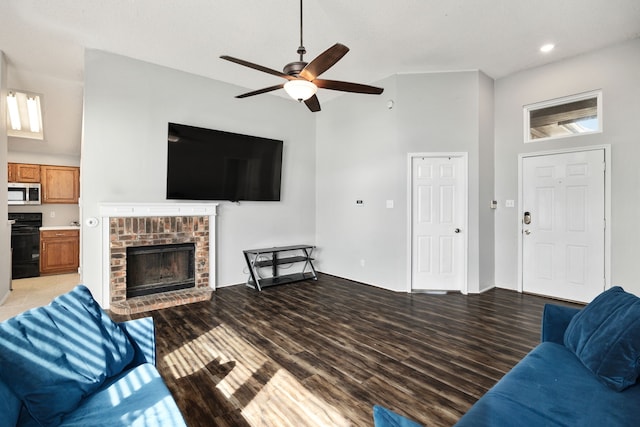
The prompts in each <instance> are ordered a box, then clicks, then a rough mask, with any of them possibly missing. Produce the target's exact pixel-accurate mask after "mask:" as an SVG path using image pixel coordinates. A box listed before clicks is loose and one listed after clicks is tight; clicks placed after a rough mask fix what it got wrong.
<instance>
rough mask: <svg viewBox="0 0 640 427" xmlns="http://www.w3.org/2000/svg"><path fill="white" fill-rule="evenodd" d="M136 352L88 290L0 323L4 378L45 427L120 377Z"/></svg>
mask: <svg viewBox="0 0 640 427" xmlns="http://www.w3.org/2000/svg"><path fill="white" fill-rule="evenodd" d="M133 355H134V349H133V347H132V345H131V343H130V342H129V340H128V338H127V337H126V335H125V334H124V332H123V331H122V330H121V329H120V327H119V326H118V325H117V324H116V323H114V322H112V321H111V319H109V317H108V316H107V314H106V313H105V312H104V311H103V310H102V309H101V308H100V306H99V305H98V304H97V303H96V302H95V300H94V299H93V297H92V296H91V292H90V291H89V289H87V288H86V287H85V286H82V285H79V286H77V287H76V288H74V289H73V290H72V291H71V292H69V293H67V294H64V295H61V296H59V297H57V298H56V299H54V300H53V301H52V302H51V304H50V305H48V306H46V307H39V308H35V309H32V310H28V311H26V312H24V313H22V314H19V315H18V316H16V317H14V318H12V319H9V320H7V321H5V322H3V323H0V380H2V381H4V382H5V383H6V384H7V385H8V386H9V387H10V388H11V389H12V391H13V392H14V393H15V394H16V395H17V396H18V398H20V399H21V400H22V402H23V404H24V405H25V407H26V409H27V410H28V412H29V413H30V414H31V416H32V417H33V418H34V419H35V420H36V421H37V422H38V423H39V424H40V425H41V426H45V427H46V426H54V425H58V424H59V422H60V420H61V419H62V417H63V416H64V415H65V414H67V413H69V412H71V411H73V410H74V409H75V408H76V407H77V406H78V403H79V402H80V401H81V400H82V399H83V398H84V397H86V396H88V395H89V394H91V393H93V392H94V391H95V390H97V389H98V388H99V387H100V386H101V385H102V384H103V383H104V381H105V380H106V379H107V378H109V377H111V376H113V375H115V374H118V373H120V372H121V371H122V370H123V369H124V368H125V367H126V366H127V365H128V364H129V363H130V362H131V360H132V359H133Z"/></svg>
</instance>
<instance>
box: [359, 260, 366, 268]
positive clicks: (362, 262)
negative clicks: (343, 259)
mask: <svg viewBox="0 0 640 427" xmlns="http://www.w3.org/2000/svg"><path fill="white" fill-rule="evenodd" d="M364 264H365V262H364V259H361V260H360V267H364Z"/></svg>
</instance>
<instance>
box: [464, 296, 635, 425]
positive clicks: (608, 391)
mask: <svg viewBox="0 0 640 427" xmlns="http://www.w3.org/2000/svg"><path fill="white" fill-rule="evenodd" d="M639 374H640V299H639V298H637V297H636V296H634V295H632V294H629V293H626V292H624V290H623V289H622V288H620V287H614V288H611V289H610V290H608V291H605V292H603V293H602V294H601V295H599V296H598V297H596V298H595V299H594V300H593V301H592V302H591V303H590V304H589V305H587V306H586V307H585V308H583V309H582V310H578V309H574V308H568V307H562V306H558V305H552V304H547V305H546V306H545V308H544V313H543V320H542V342H541V343H540V344H539V345H538V346H537V347H536V348H534V349H533V350H532V351H531V352H530V353H529V354H527V355H526V356H525V357H524V358H523V359H522V360H521V361H520V362H519V363H518V364H517V365H516V366H515V367H514V368H513V369H512V370H511V371H510V372H509V373H507V374H506V375H505V376H504V377H503V378H502V379H501V380H500V381H499V382H498V383H497V384H496V385H495V386H494V387H493V388H491V389H490V390H489V391H488V392H487V393H486V394H485V395H484V396H483V397H482V398H481V399H480V400H478V402H476V403H475V405H473V406H472V407H471V409H470V410H469V411H468V412H467V413H466V414H465V415H464V416H463V417H462V418H461V419H460V420H459V422H458V423H457V424H456V426H458V427H466V426H473V427H481V426H536V427H538V426H608V427H611V426H638V425H640V385H637V383H636V381H637V378H638V376H639Z"/></svg>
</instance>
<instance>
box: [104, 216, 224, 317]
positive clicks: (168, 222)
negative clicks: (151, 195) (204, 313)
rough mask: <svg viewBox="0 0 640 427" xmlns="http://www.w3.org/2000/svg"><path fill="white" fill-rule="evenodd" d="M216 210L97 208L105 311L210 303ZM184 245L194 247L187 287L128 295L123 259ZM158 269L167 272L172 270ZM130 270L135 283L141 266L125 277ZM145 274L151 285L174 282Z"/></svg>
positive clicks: (213, 276) (138, 310)
mask: <svg viewBox="0 0 640 427" xmlns="http://www.w3.org/2000/svg"><path fill="white" fill-rule="evenodd" d="M216 207H217V205H216V204H191V203H189V204H186V203H185V204H183V203H161V204H103V205H101V206H100V213H101V216H102V225H103V241H104V245H103V246H104V247H103V259H104V261H103V265H104V266H105V267H106V268H104V269H103V281H104V283H103V286H105V287H106V288H107V289H108V293H106V295H109V309H110V310H111V311H112V312H114V313H116V314H133V313H140V312H144V311H150V310H157V309H161V308H166V307H171V306H176V305H181V304H189V303H193V302H199V301H205V300H208V299H210V298H211V295H212V292H213V289H214V288H215V274H214V273H215V265H214V263H215V215H216ZM184 246H191V247H192V248H194V249H193V250H192V251H191V252H190V256H192V257H193V259H192V260H191V262H192V269H193V271H192V272H191V273H192V277H191V278H190V280H189V281H188V282H189V283H185V284H179V283H178V284H177V285H175V286H171V287H167V286H164V285H163V284H162V283H161V285H160V287H159V288H158V289H154V290H151V291H145V292H144V295H140V294H139V293H134V294H133V295H135V296H131V295H132V293H131V292H129V296H127V293H128V292H127V283H128V281H127V261H128V258H129V257H131V256H132V255H129V257H128V256H127V253H130V254H131V253H136V254H139V253H145V252H149V253H155V252H158V251H167V252H170V251H171V249H172V248H182V247H184ZM164 248H168V249H164ZM145 249H149V250H148V251H145ZM151 258H153V257H151ZM132 260H133V258H132ZM132 262H133V261H132ZM185 262H186V261H185ZM185 262H180V263H179V264H180V265H182V264H185ZM185 265H186V264H185ZM159 268H164V269H166V270H168V271H169V270H174V269H175V266H172V267H159ZM134 271H135V272H137V273H136V276H138V277H136V279H135V281H136V282H139V281H140V280H141V278H140V277H139V276H140V273H139V271H140V267H138V268H136V269H135V270H131V269H129V274H131V275H133V274H134V273H133V272H134ZM181 274H182V273H180V274H178V276H180V275H181ZM147 275H148V276H150V282H153V281H159V282H171V283H173V279H172V278H165V277H162V279H160V277H161V276H164V274H161V273H160V272H158V273H157V274H154V272H151V271H148V272H147ZM153 276H157V277H153ZM130 279H131V278H130ZM178 279H179V277H178ZM130 282H131V280H129V283H130ZM165 285H166V283H165ZM130 286H131V283H130ZM147 287H150V286H147ZM107 289H105V290H107Z"/></svg>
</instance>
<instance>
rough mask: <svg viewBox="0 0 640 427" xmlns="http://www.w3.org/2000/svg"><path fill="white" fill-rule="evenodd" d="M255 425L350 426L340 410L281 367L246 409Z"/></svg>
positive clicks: (244, 415)
mask: <svg viewBox="0 0 640 427" xmlns="http://www.w3.org/2000/svg"><path fill="white" fill-rule="evenodd" d="M242 416H243V417H244V418H245V419H246V420H247V422H248V423H249V424H250V425H252V426H254V427H258V426H291V427H297V426H335V427H341V426H345V427H346V426H350V425H351V423H350V422H349V421H348V420H346V419H345V418H344V417H343V416H342V415H341V414H340V413H339V412H338V411H336V410H335V409H334V408H333V407H331V406H330V405H328V404H327V403H325V402H324V401H323V400H322V399H320V398H318V397H317V396H315V395H314V394H313V393H312V392H310V391H309V390H307V389H306V388H305V387H304V386H303V385H302V384H300V382H299V381H298V380H296V379H295V378H294V377H293V376H292V375H291V374H290V373H289V372H288V371H286V370H285V369H280V370H278V372H276V374H275V375H274V376H273V377H272V378H271V379H270V380H269V382H268V383H267V384H266V385H265V386H264V387H262V389H261V390H260V392H259V393H258V394H257V395H256V397H255V398H253V400H251V402H250V403H249V404H248V405H247V406H246V407H245V408H244V409H243V410H242Z"/></svg>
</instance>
